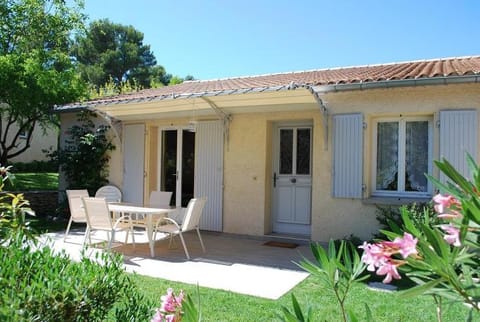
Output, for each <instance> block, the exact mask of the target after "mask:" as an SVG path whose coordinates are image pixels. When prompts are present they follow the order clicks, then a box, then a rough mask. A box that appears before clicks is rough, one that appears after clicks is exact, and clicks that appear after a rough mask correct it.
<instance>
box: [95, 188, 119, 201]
mask: <svg viewBox="0 0 480 322" xmlns="http://www.w3.org/2000/svg"><path fill="white" fill-rule="evenodd" d="M95 197H96V198H105V200H107V202H120V201H122V192H121V191H120V189H118V188H117V187H115V186H112V185H108V186H103V187H100V188H99V189H98V190H97V192H95Z"/></svg>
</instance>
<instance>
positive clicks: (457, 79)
mask: <svg viewBox="0 0 480 322" xmlns="http://www.w3.org/2000/svg"><path fill="white" fill-rule="evenodd" d="M462 83H480V75H478V74H475V75H463V76H443V77H429V78H416V79H395V80H382V81H374V82H359V83H349V84H329V85H316V86H313V89H314V90H315V91H316V92H318V93H329V92H339V91H355V90H367V89H379V88H396V87H415V86H428V85H448V84H462Z"/></svg>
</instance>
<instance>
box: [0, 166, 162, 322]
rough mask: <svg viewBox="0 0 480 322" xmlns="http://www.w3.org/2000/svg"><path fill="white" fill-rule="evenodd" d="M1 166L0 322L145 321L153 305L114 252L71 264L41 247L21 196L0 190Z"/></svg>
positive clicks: (5, 172)
mask: <svg viewBox="0 0 480 322" xmlns="http://www.w3.org/2000/svg"><path fill="white" fill-rule="evenodd" d="M9 175H10V174H9V168H8V167H7V168H4V167H0V178H1V179H2V180H1V181H0V290H2V291H1V292H0V321H146V320H149V319H150V317H151V316H152V312H154V311H153V310H152V308H153V307H154V303H152V302H151V301H149V300H147V299H146V298H145V297H144V295H143V294H141V293H140V291H139V289H138V287H137V286H136V284H135V283H134V282H133V280H132V279H131V277H130V275H128V274H127V273H126V272H125V271H124V269H123V261H122V257H121V256H119V255H114V254H112V253H104V254H100V255H97V256H96V257H95V258H94V259H90V258H87V257H85V256H82V260H81V261H80V262H78V263H77V262H73V261H72V260H71V259H70V258H69V257H68V256H67V255H66V254H65V252H62V253H60V254H54V252H53V250H52V249H51V248H49V247H48V246H45V245H43V246H44V247H39V245H38V242H37V239H36V234H35V232H34V231H33V230H32V229H30V227H29V225H28V222H27V221H26V220H25V216H26V214H27V213H28V210H29V208H28V201H27V200H25V199H24V198H23V195H22V194H18V195H14V194H10V193H5V192H2V189H3V183H4V182H5V181H7V180H8V177H9Z"/></svg>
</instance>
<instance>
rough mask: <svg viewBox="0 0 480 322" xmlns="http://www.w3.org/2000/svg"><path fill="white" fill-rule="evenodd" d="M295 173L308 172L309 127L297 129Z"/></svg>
mask: <svg viewBox="0 0 480 322" xmlns="http://www.w3.org/2000/svg"><path fill="white" fill-rule="evenodd" d="M297 174H310V129H298V130H297Z"/></svg>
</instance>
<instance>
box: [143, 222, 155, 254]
mask: <svg viewBox="0 0 480 322" xmlns="http://www.w3.org/2000/svg"><path fill="white" fill-rule="evenodd" d="M145 216H147V226H146V230H147V237H148V245H149V246H150V256H151V257H155V240H153V222H152V215H149V214H145Z"/></svg>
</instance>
